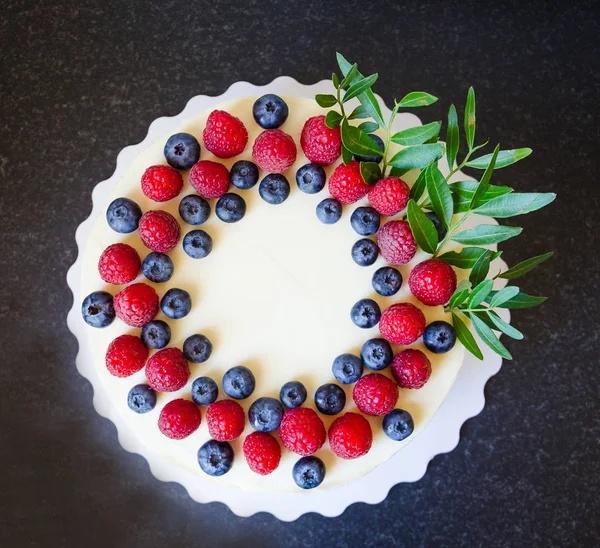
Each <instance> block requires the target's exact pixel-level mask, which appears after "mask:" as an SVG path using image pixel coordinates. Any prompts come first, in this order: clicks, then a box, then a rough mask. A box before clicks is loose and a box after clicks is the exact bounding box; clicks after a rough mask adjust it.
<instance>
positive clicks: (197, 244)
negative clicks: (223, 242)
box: [183, 230, 213, 259]
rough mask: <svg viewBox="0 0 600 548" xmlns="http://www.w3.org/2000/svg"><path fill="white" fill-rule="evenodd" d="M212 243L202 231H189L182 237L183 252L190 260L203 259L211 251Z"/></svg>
mask: <svg viewBox="0 0 600 548" xmlns="http://www.w3.org/2000/svg"><path fill="white" fill-rule="evenodd" d="M212 247H213V241H212V238H211V237H210V234H208V233H207V232H204V230H190V231H189V232H188V233H187V234H186V235H185V236H184V237H183V250H184V251H185V253H186V254H187V255H188V256H190V257H191V258H192V259H204V257H206V256H207V255H208V254H209V253H210V252H211V251H212Z"/></svg>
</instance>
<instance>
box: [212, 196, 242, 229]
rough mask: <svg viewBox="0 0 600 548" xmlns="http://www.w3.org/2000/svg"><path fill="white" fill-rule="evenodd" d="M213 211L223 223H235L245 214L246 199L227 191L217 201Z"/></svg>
mask: <svg viewBox="0 0 600 548" xmlns="http://www.w3.org/2000/svg"><path fill="white" fill-rule="evenodd" d="M215 213H216V214H217V217H218V218H219V219H221V221H223V222H224V223H237V222H238V221H239V220H240V219H242V217H243V216H244V215H245V214H246V201H245V200H244V198H242V197H241V196H239V195H238V194H234V193H233V192H227V193H226V194H223V196H221V197H220V198H219V200H218V201H217V205H216V207H215Z"/></svg>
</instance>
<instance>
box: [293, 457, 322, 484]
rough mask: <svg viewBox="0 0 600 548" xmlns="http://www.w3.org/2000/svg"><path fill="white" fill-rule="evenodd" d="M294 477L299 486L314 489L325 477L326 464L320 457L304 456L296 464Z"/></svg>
mask: <svg viewBox="0 0 600 548" xmlns="http://www.w3.org/2000/svg"><path fill="white" fill-rule="evenodd" d="M292 477H293V478H294V481H295V482H296V485H297V486H298V487H300V488H302V489H314V488H315V487H319V485H321V483H323V480H324V479H325V464H324V463H323V461H322V460H321V459H320V458H319V457H315V456H310V457H302V458H301V459H300V460H298V462H297V463H296V464H294V468H293V469H292Z"/></svg>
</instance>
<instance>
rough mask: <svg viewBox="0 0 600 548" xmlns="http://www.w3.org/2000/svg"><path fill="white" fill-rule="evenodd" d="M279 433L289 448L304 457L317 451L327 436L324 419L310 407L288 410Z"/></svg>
mask: <svg viewBox="0 0 600 548" xmlns="http://www.w3.org/2000/svg"><path fill="white" fill-rule="evenodd" d="M279 435H280V437H281V442H282V443H283V445H284V446H285V447H286V448H287V449H289V450H290V451H292V452H294V453H298V455H302V456H303V457H308V455H312V454H313V453H316V452H317V451H318V450H319V449H321V447H323V444H324V443H325V439H326V438H327V432H325V426H324V425H323V421H322V420H321V419H320V418H319V415H317V414H316V413H315V412H314V411H313V410H312V409H309V408H308V407H297V408H296V409H290V410H289V411H286V412H285V414H284V415H283V420H282V421H281V425H280V426H279Z"/></svg>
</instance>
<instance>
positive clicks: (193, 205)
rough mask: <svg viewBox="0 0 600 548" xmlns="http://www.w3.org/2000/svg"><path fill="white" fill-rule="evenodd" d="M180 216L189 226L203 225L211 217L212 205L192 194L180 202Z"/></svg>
mask: <svg viewBox="0 0 600 548" xmlns="http://www.w3.org/2000/svg"><path fill="white" fill-rule="evenodd" d="M179 216H180V217H181V218H182V219H183V220H184V221H185V222H186V223H187V224H189V225H201V224H202V223H205V222H206V220H207V219H208V217H209V216H210V205H209V203H208V202H207V201H206V200H205V199H204V198H202V196H197V195H196V194H190V195H189V196H185V197H184V198H183V199H182V200H181V202H179Z"/></svg>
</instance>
